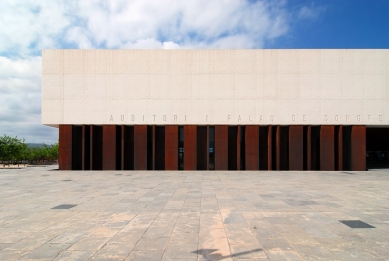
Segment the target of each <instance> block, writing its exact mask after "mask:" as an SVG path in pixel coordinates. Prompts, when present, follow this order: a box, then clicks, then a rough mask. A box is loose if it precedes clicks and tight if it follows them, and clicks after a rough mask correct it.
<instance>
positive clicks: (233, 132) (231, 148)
mask: <svg viewBox="0 0 389 261" xmlns="http://www.w3.org/2000/svg"><path fill="white" fill-rule="evenodd" d="M237 143H238V126H228V170H237V155H238V154H237Z"/></svg>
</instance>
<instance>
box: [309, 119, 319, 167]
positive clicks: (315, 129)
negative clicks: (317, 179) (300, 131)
mask: <svg viewBox="0 0 389 261" xmlns="http://www.w3.org/2000/svg"><path fill="white" fill-rule="evenodd" d="M311 170H320V126H312V127H311Z"/></svg>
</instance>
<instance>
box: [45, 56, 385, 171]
mask: <svg viewBox="0 0 389 261" xmlns="http://www.w3.org/2000/svg"><path fill="white" fill-rule="evenodd" d="M42 66H43V70H42V123H43V124H45V125H49V126H53V127H56V128H59V145H60V154H59V166H60V169H63V170H100V169H102V170H365V169H366V164H368V165H369V164H373V163H374V160H375V159H380V160H381V161H383V162H387V159H388V157H389V155H386V153H387V151H389V50H335V49H334V50H319V49H318V50H44V51H43V54H42ZM369 157H370V158H369Z"/></svg>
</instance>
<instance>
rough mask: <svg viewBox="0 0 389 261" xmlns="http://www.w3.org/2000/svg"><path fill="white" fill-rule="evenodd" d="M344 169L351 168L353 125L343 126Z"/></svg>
mask: <svg viewBox="0 0 389 261" xmlns="http://www.w3.org/2000/svg"><path fill="white" fill-rule="evenodd" d="M342 151H343V170H351V126H343V141H342Z"/></svg>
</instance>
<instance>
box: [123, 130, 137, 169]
mask: <svg viewBox="0 0 389 261" xmlns="http://www.w3.org/2000/svg"><path fill="white" fill-rule="evenodd" d="M122 135H123V139H124V140H123V143H124V148H122V152H123V154H124V155H123V157H122V158H123V161H124V162H123V169H124V170H133V169H134V126H123V134H122Z"/></svg>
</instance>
